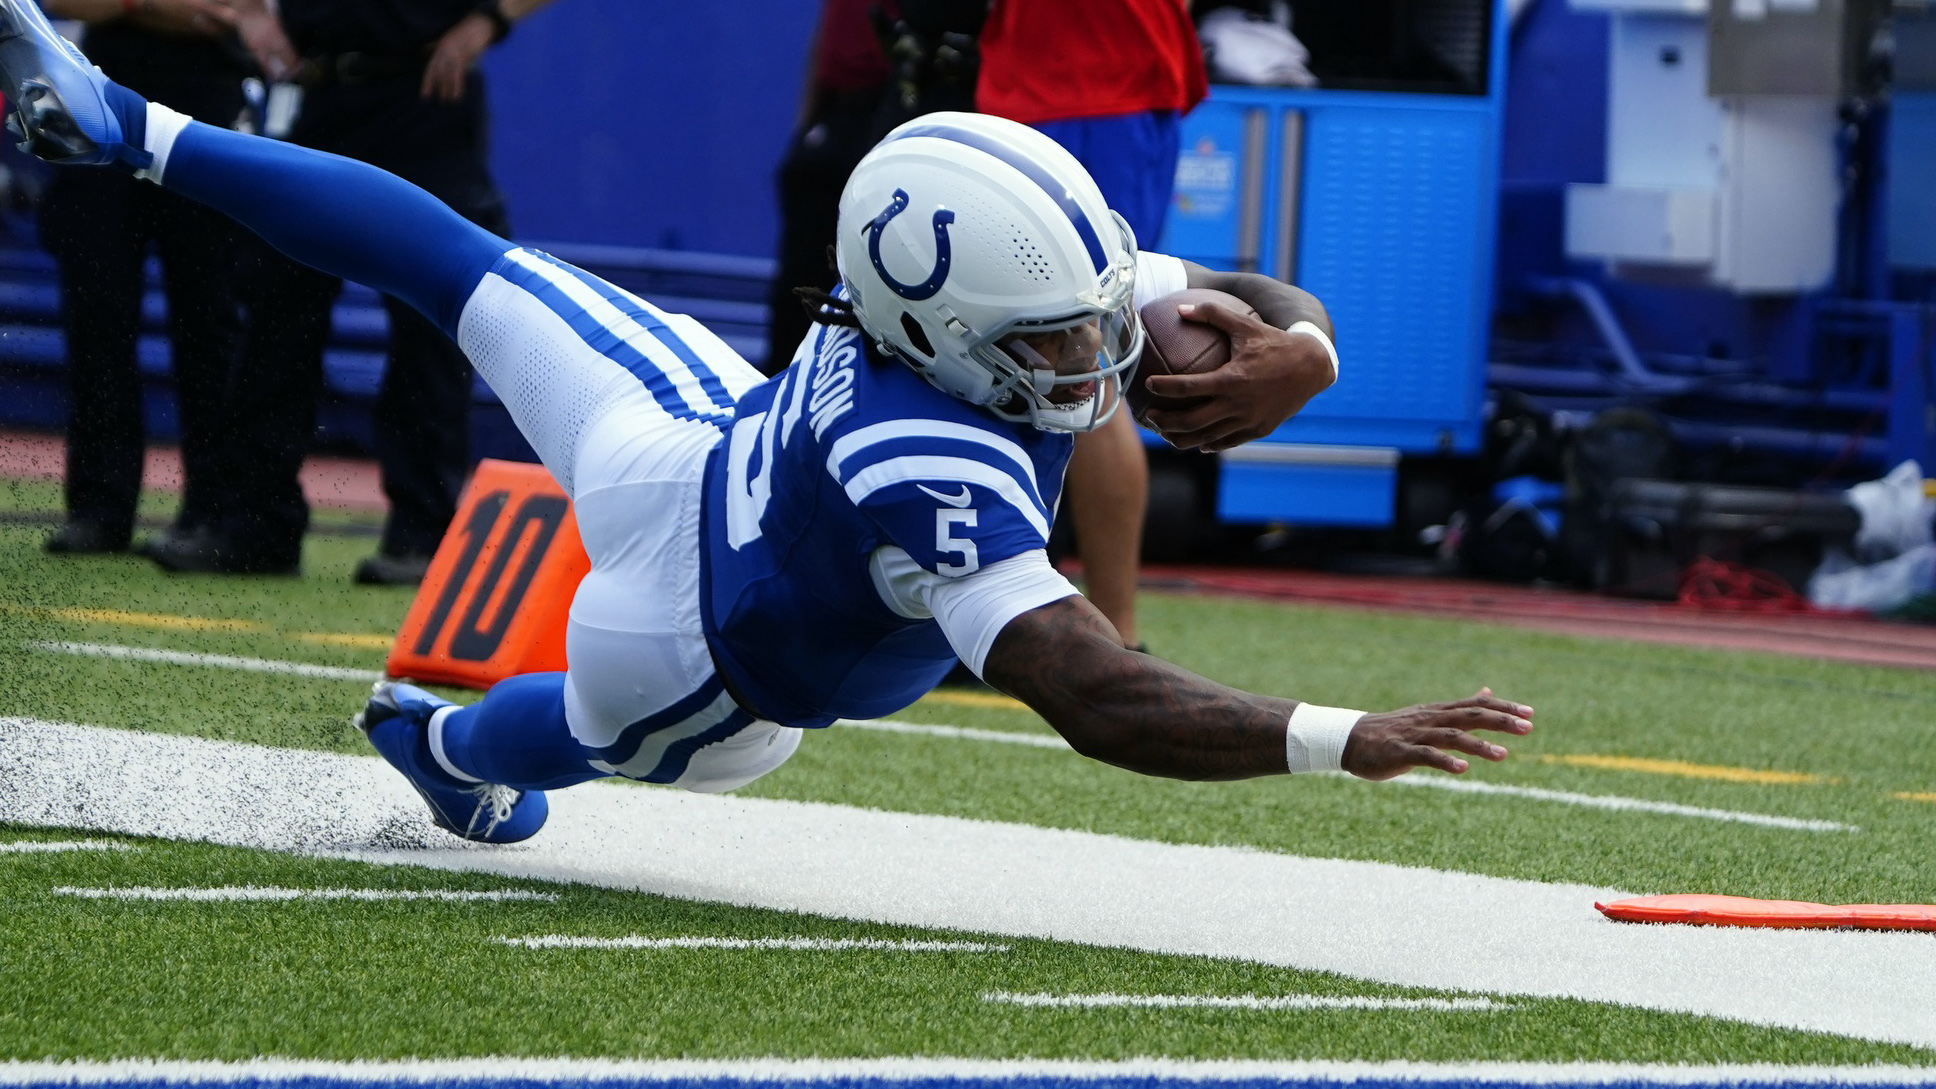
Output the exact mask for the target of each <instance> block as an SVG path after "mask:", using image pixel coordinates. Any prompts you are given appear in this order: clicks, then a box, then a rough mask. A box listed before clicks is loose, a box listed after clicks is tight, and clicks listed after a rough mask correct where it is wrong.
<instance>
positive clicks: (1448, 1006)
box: [981, 991, 1512, 1011]
mask: <svg viewBox="0 0 1936 1089" xmlns="http://www.w3.org/2000/svg"><path fill="white" fill-rule="evenodd" d="M981 1000H982V1001H983V1002H994V1003H999V1004H1001V1005H1007V1006H1029V1007H1033V1008H1038V1009H1082V1010H1102V1009H1121V1008H1133V1009H1152V1010H1193V1009H1211V1010H1440V1011H1454V1010H1504V1009H1511V1008H1512V1007H1511V1005H1510V1004H1506V1003H1499V1002H1494V1001H1493V1000H1492V999H1490V998H1374V997H1371V996H1369V995H1331V994H1279V995H1256V994H1230V995H1222V994H1010V993H1008V992H1006V991H996V992H993V993H991V994H985V995H982V996H981Z"/></svg>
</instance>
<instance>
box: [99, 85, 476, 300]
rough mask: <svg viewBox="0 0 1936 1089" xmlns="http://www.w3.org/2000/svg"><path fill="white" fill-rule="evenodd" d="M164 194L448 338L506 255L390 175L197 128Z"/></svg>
mask: <svg viewBox="0 0 1936 1089" xmlns="http://www.w3.org/2000/svg"><path fill="white" fill-rule="evenodd" d="M129 97H131V98H132V97H133V96H132V95H130V96H129ZM135 101H136V102H139V101H140V99H138V98H136V99H135ZM120 109H121V107H120V106H119V105H117V106H116V110H117V113H118V112H119V111H120ZM143 116H145V114H144V115H143ZM162 186H163V187H164V188H166V189H168V190H170V191H172V192H176V193H180V194H182V195H183V196H185V197H188V198H190V199H192V200H196V201H199V202H201V203H203V204H206V205H208V206H209V207H211V208H214V209H215V210H216V211H218V212H222V213H224V214H226V215H228V216H229V217H230V218H232V219H234V220H236V221H237V222H239V223H241V224H242V225H243V226H245V227H247V228H249V229H250V230H252V231H254V232H255V233H256V234H259V235H261V236H262V237H263V238H264V239H265V240H266V241H268V243H269V244H270V245H272V246H274V247H276V248H277V249H279V250H281V251H282V252H284V253H286V254H288V255H289V256H290V257H293V258H295V259H296V260H297V261H300V262H302V263H303V264H305V265H308V266H310V267H311V268H316V269H320V270H322V271H323V272H327V273H329V274H331V275H332V276H341V277H342V278H344V279H346V280H354V281H356V282H357V283H360V284H363V285H365V286H368V287H372V288H375V289H376V290H378V291H381V292H384V293H386V294H390V295H395V296H396V297H397V298H400V299H402V300H403V301H404V302H406V303H409V304H410V305H411V306H413V307H415V308H416V309H417V310H418V311H419V312H420V313H422V314H423V315H424V316H425V317H428V318H429V319H430V320H431V321H433V322H435V323H436V325H437V327H438V328H439V329H442V330H443V331H444V332H445V333H446V334H448V335H450V336H451V337H453V338H454V337H455V336H456V335H457V319H458V318H459V317H461V316H463V311H464V303H465V302H466V301H468V300H469V299H470V297H471V292H473V291H475V290H476V289H477V284H478V282H479V281H480V280H482V279H483V278H484V275H485V273H487V272H489V271H490V270H491V266H492V265H495V264H496V263H497V260H498V258H500V257H502V256H503V255H504V253H505V252H506V251H507V250H510V249H511V248H512V246H511V244H510V243H509V242H506V241H505V240H503V239H502V238H499V237H498V236H496V235H494V234H492V233H491V232H489V231H487V230H485V229H484V228H482V227H479V226H477V225H476V224H474V223H472V222H470V221H469V220H467V219H465V218H464V217H463V216H460V215H458V214H457V213H456V212H453V211H451V210H450V208H449V206H447V205H445V204H444V202H442V201H440V200H438V199H437V198H436V197H433V196H431V195H430V194H429V193H426V192H424V191H423V190H422V189H419V188H417V187H416V186H414V185H411V184H410V183H409V182H406V181H404V180H403V179H402V178H399V177H397V176H396V175H394V174H391V173H389V172H387V171H384V170H380V169H378V168H377V167H374V166H370V165H368V164H367V163H359V162H356V161H354V160H352V159H345V158H342V157H341V156H338V155H330V154H328V153H326V152H321V151H312V150H310V149H308V148H302V147H296V146H294V145H292V144H285V143H282V142H281V141H278V140H270V139H266V138H264V137H261V136H250V135H247V134H245V133H240V132H231V131H229V130H228V129H219V128H215V127H214V126H212V125H204V124H202V123H201V122H199V121H191V122H189V123H188V126H187V127H186V128H184V129H183V130H182V132H181V134H180V135H179V136H177V137H176V138H175V143H174V146H173V147H172V148H171V149H170V150H169V152H168V164H167V168H166V170H165V171H164V172H163V175H162Z"/></svg>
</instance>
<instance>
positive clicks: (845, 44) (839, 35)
mask: <svg viewBox="0 0 1936 1089" xmlns="http://www.w3.org/2000/svg"><path fill="white" fill-rule="evenodd" d="M876 3H880V6H881V9H882V10H883V11H885V12H886V13H887V17H888V18H889V19H890V20H891V19H893V18H894V16H895V4H894V0H826V3H824V4H822V5H821V8H820V29H819V31H818V32H817V35H816V37H815V39H814V48H813V82H814V86H815V87H816V88H818V89H821V90H827V91H873V90H878V89H879V88H880V86H881V85H882V84H884V83H886V82H887V77H888V76H889V75H890V74H891V70H890V69H889V68H888V66H887V58H886V57H885V56H882V55H881V42H880V39H879V38H876V37H875V36H874V23H873V21H872V19H870V18H869V17H868V14H867V9H868V8H870V7H872V6H873V5H874V4H876Z"/></svg>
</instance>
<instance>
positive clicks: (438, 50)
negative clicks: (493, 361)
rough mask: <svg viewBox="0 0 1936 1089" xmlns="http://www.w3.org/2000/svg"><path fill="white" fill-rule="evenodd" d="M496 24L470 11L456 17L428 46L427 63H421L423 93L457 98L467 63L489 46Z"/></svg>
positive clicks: (467, 71) (461, 93)
mask: <svg viewBox="0 0 1936 1089" xmlns="http://www.w3.org/2000/svg"><path fill="white" fill-rule="evenodd" d="M496 29H497V28H496V27H495V26H494V25H493V24H492V23H491V20H490V17H489V16H486V15H477V14H471V15H466V16H464V17H463V18H462V19H459V20H457V25H456V26H453V27H451V28H450V29H449V30H446V31H444V36H443V37H441V38H439V39H437V44H436V45H435V46H433V47H431V50H430V63H429V64H427V65H425V66H424V76H423V87H422V89H421V93H422V94H423V97H425V98H428V99H431V100H432V101H436V102H457V101H460V100H461V99H462V98H463V97H464V80H465V77H466V76H468V75H469V74H470V70H471V65H474V64H476V63H477V58H479V57H481V56H483V55H484V51H485V50H486V49H489V48H491V38H492V37H493V36H494V34H495V32H496Z"/></svg>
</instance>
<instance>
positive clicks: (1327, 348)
mask: <svg viewBox="0 0 1936 1089" xmlns="http://www.w3.org/2000/svg"><path fill="white" fill-rule="evenodd" d="M1284 331H1285V332H1287V333H1303V334H1304V335H1305V336H1307V337H1316V338H1317V342H1318V343H1319V344H1322V345H1324V354H1325V355H1328V356H1330V357H1331V379H1332V381H1336V380H1337V377H1338V347H1337V345H1335V344H1333V343H1331V338H1330V337H1328V336H1325V335H1324V330H1322V329H1320V328H1318V327H1317V326H1316V325H1315V324H1314V323H1312V322H1308V321H1300V322H1293V323H1292V325H1291V327H1290V328H1289V329H1286V330H1284Z"/></svg>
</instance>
